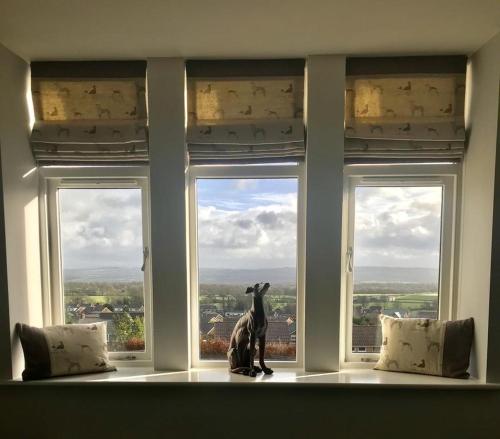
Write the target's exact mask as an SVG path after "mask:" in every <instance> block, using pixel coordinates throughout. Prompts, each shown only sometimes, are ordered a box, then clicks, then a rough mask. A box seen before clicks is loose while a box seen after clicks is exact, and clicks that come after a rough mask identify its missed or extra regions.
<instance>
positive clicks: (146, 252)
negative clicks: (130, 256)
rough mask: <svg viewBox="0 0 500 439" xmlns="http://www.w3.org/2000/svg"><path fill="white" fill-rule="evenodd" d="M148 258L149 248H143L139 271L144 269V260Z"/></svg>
mask: <svg viewBox="0 0 500 439" xmlns="http://www.w3.org/2000/svg"><path fill="white" fill-rule="evenodd" d="M148 257H149V247H144V249H143V250H142V267H141V271H144V270H145V269H146V259H147V258H148Z"/></svg>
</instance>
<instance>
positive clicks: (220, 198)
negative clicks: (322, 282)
mask: <svg viewBox="0 0 500 439" xmlns="http://www.w3.org/2000/svg"><path fill="white" fill-rule="evenodd" d="M297 187H298V184H297V179H199V180H198V181H197V201H198V243H199V246H198V248H199V266H200V268H233V269H238V268H261V267H267V268H273V267H295V265H296V255H297V252H296V248H297V232H296V230H297Z"/></svg>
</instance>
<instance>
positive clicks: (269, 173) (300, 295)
mask: <svg viewBox="0 0 500 439" xmlns="http://www.w3.org/2000/svg"><path fill="white" fill-rule="evenodd" d="M209 178H213V179H217V178H218V179H230V178H233V179H239V178H248V179H259V178H260V179H266V178H267V179H272V178H296V179H297V185H298V186H297V259H296V261H297V262H296V266H297V281H296V282H297V305H296V306H297V315H296V325H297V326H296V341H295V343H296V344H295V346H296V358H295V361H272V360H266V363H269V364H270V365H272V366H273V367H280V368H303V367H304V319H305V311H304V299H305V297H304V290H305V215H306V209H305V193H306V191H305V166H304V163H302V162H298V163H293V164H283V165H280V164H278V165H277V164H269V165H192V166H190V167H189V170H188V215H187V218H188V223H189V224H188V226H189V228H188V230H189V231H188V234H189V283H190V302H189V303H190V313H189V314H190V325H189V329H190V337H189V340H190V344H191V346H190V356H191V358H190V367H191V368H214V367H227V360H200V358H199V308H198V306H199V291H198V236H197V235H198V215H197V205H198V202H197V196H196V180H197V179H209Z"/></svg>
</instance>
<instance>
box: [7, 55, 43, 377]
mask: <svg viewBox="0 0 500 439" xmlns="http://www.w3.org/2000/svg"><path fill="white" fill-rule="evenodd" d="M0 66H1V68H0V90H1V91H2V94H1V99H0V147H1V155H2V181H3V195H4V210H5V235H6V253H7V281H8V303H9V314H10V316H9V317H10V319H9V320H10V321H5V320H4V319H3V320H1V321H0V331H2V332H4V331H5V332H6V333H10V334H11V352H12V373H13V375H14V376H17V375H19V374H20V373H21V370H22V367H23V365H24V361H23V359H22V350H21V348H20V345H19V342H18V340H17V337H15V334H14V326H15V324H16V323H17V322H24V323H30V324H33V325H39V326H41V325H42V323H43V319H42V297H41V280H40V248H39V234H38V230H39V229H38V174H37V172H36V171H34V172H31V173H29V171H31V170H32V169H33V168H34V162H33V158H32V155H31V151H30V146H29V142H28V134H29V115H28V108H27V104H26V95H27V91H28V85H29V66H28V64H26V63H25V62H24V61H23V60H21V59H20V58H19V57H17V56H16V55H14V54H13V53H12V52H10V51H9V50H7V49H6V48H5V47H4V46H2V45H0ZM0 294H3V295H4V297H2V298H0V303H1V304H2V305H3V304H4V303H5V302H6V300H5V299H6V298H5V292H4V291H1V290H0ZM8 351H9V348H8V347H5V346H2V347H0V354H1V355H4V352H6V353H7V354H10V353H9V352H8ZM9 356H10V355H9Z"/></svg>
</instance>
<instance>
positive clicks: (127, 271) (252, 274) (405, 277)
mask: <svg viewBox="0 0 500 439" xmlns="http://www.w3.org/2000/svg"><path fill="white" fill-rule="evenodd" d="M142 275H143V273H142V272H141V271H140V270H139V269H138V268H137V267H133V268H130V267H103V268H85V269H65V270H64V281H65V282H139V281H141V280H142ZM295 279H296V271H295V268H292V267H281V268H261V269H223V268H202V269H200V273H199V281H200V283H202V284H238V285H240V284H242V285H252V284H254V283H257V282H270V283H271V284H282V285H294V284H295ZM438 279H439V270H437V269H432V268H403V267H358V268H356V270H355V272H354V282H355V284H357V285H360V286H361V285H362V284H363V283H381V284H401V283H407V284H429V285H436V286H437V284H438Z"/></svg>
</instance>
